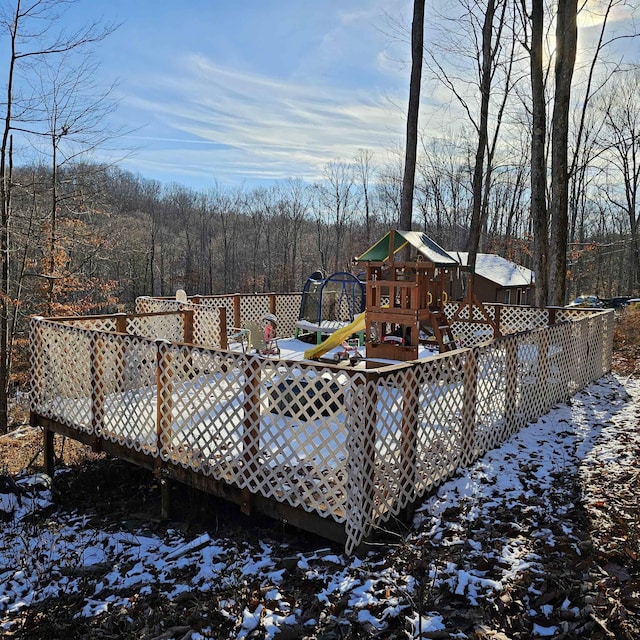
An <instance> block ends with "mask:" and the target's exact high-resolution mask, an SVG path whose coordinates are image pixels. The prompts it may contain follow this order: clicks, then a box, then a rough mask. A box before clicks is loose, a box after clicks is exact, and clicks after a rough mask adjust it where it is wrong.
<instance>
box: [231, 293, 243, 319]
mask: <svg viewBox="0 0 640 640" xmlns="http://www.w3.org/2000/svg"><path fill="white" fill-rule="evenodd" d="M241 298H242V296H241V295H240V294H239V293H235V294H234V295H233V326H234V327H241V326H242V315H241V312H240V301H241Z"/></svg>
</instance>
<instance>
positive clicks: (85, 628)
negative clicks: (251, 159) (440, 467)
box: [0, 376, 640, 640]
mask: <svg viewBox="0 0 640 640" xmlns="http://www.w3.org/2000/svg"><path fill="white" fill-rule="evenodd" d="M639 400H640V381H639V380H638V379H636V378H629V379H623V378H620V377H615V376H607V377H605V378H603V379H602V380H600V381H599V382H597V383H595V384H592V385H591V386H589V387H588V388H587V389H586V390H585V391H583V392H581V393H579V394H577V395H576V396H575V397H574V398H573V399H572V400H571V402H570V404H566V405H560V406H558V407H556V408H554V409H553V410H552V411H551V412H550V413H549V414H548V415H547V416H544V417H543V418H542V419H540V420H539V421H537V422H536V423H534V424H531V425H529V426H527V427H526V428H525V429H523V430H522V431H521V432H520V433H518V434H517V435H516V436H514V437H513V438H512V439H511V440H509V441H508V442H506V443H505V444H504V445H503V446H501V447H500V448H499V449H495V450H493V451H490V452H488V453H487V454H486V455H485V456H484V457H483V458H481V459H480V460H478V461H477V462H476V463H475V464H474V465H473V466H472V467H470V468H468V469H465V470H461V471H460V474H459V475H458V476H457V477H456V478H454V479H452V480H451V481H449V482H447V483H445V484H444V485H442V486H441V487H440V488H439V489H438V490H437V491H436V492H434V494H433V495H432V496H431V497H430V498H428V499H427V500H425V502H424V503H423V504H422V505H421V507H420V508H419V509H418V511H417V512H416V515H415V519H414V524H413V527H411V528H409V529H406V530H404V531H400V530H399V529H398V530H396V531H395V532H386V535H385V536H383V537H381V538H380V541H379V542H377V543H376V544H374V545H372V546H371V547H370V548H369V550H368V551H364V552H362V553H361V554H359V555H358V556H354V557H345V556H344V555H342V554H341V553H340V550H339V549H337V548H335V547H329V546H328V545H327V544H326V543H323V542H322V541H319V540H316V539H311V540H307V542H306V543H305V544H304V545H303V546H298V545H297V544H295V543H294V544H292V543H290V542H289V543H287V542H286V540H283V539H280V540H277V536H276V535H264V536H262V539H260V538H258V537H254V538H253V539H251V538H245V537H243V536H227V537H220V536H219V535H216V533H215V530H214V529H211V530H209V531H200V532H198V533H197V534H193V535H185V534H184V533H182V532H181V531H180V530H179V529H178V528H173V529H172V528H168V529H165V530H163V531H161V532H157V531H156V532H153V531H151V530H150V529H149V527H147V528H146V529H145V528H139V529H138V530H133V531H132V530H131V528H130V527H126V526H124V523H122V526H121V527H116V528H113V527H111V528H109V529H106V528H97V527H95V526H93V525H92V522H93V519H92V514H91V513H87V512H86V511H82V512H70V511H68V510H63V509H61V508H59V507H57V506H56V504H55V502H54V501H53V497H52V491H51V488H50V486H49V479H48V478H47V477H45V476H29V477H22V478H19V479H17V480H18V485H19V486H20V488H21V492H20V493H19V494H16V492H15V487H11V486H10V485H11V481H10V480H11V479H10V478H9V477H8V476H0V527H1V529H0V531H1V534H0V637H7V638H11V637H16V638H36V637H42V638H44V637H51V638H54V637H61V638H62V637H65V638H73V637H85V638H86V637H88V638H93V637H95V638H104V637H113V638H115V637H119V638H156V639H160V638H163V639H165V640H169V639H170V638H176V639H184V640H187V639H191V640H199V639H201V638H265V639H266V638H278V640H287V639H292V638H318V639H323V640H330V639H337V638H388V639H392V638H489V637H491V638H498V639H500V638H502V639H503V640H504V639H505V638H543V637H554V638H563V637H572V638H576V637H584V638H600V637H620V638H622V637H627V636H624V635H607V633H606V632H605V631H608V632H609V633H612V632H611V631H610V629H607V621H606V620H603V619H602V616H601V615H599V614H598V609H597V604H598V601H597V591H598V588H599V587H598V585H599V582H598V581H599V580H603V579H604V577H603V576H605V574H604V573H598V574H597V575H595V574H594V570H595V569H594V560H593V559H594V558H596V559H597V554H598V549H597V548H594V546H593V545H594V541H593V540H592V537H591V535H590V533H589V531H588V528H589V522H590V521H591V519H592V516H593V514H594V513H595V514H596V515H597V511H598V509H604V508H605V506H604V502H603V497H602V496H601V495H600V494H599V493H598V492H597V491H593V490H592V489H591V488H590V487H591V484H590V482H589V478H591V477H593V476H594V474H603V473H604V474H605V476H606V475H610V477H614V476H616V474H619V472H620V469H621V468H622V467H624V469H626V470H628V469H629V468H635V470H636V472H637V470H638V465H640V462H639V460H638V455H639V451H640V433H639V432H638V429H637V426H638V414H639V409H638V407H639V406H640V405H638V401H639ZM68 473H69V472H68ZM639 529H640V528H639ZM274 530H275V529H274ZM636 532H637V530H636ZM600 542H602V541H600ZM638 551H639V552H640V549H638ZM550 563H551V564H550ZM582 565H584V566H582ZM595 568H596V569H597V567H595ZM620 570H622V571H624V568H620ZM563 572H564V573H563ZM576 575H578V576H579V579H578V580H576ZM562 576H565V577H564V578H563V577H562ZM618 577H620V576H618ZM623 577H624V580H623V582H624V583H625V584H626V585H627V586H629V585H631V584H633V585H636V591H638V592H640V578H639V577H638V576H637V575H635V574H634V575H631V574H628V573H627V575H625V576H623ZM635 599H636V600H637V599H638V598H637V597H636V598H635ZM630 602H635V600H633V598H631V600H630ZM63 610H64V613H62V611H63ZM63 616H64V620H63ZM43 620H44V622H43ZM498 620H500V621H502V622H501V623H500V625H501V626H500V625H498V622H497V621H498ZM45 623H46V624H48V625H49V626H48V627H47V626H46V624H45ZM43 624H44V625H45V626H43ZM608 624H609V626H611V624H612V623H611V621H609V623H608ZM51 625H54V626H55V625H57V627H55V628H56V629H57V631H53V632H52V633H53V635H44V634H43V632H42V629H44V628H53V627H52V626H51ZM38 634H40V635H38ZM56 634H57V635H56ZM598 634H600V635H598ZM628 637H633V636H628Z"/></svg>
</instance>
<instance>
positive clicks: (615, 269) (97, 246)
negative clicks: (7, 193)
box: [10, 144, 637, 324]
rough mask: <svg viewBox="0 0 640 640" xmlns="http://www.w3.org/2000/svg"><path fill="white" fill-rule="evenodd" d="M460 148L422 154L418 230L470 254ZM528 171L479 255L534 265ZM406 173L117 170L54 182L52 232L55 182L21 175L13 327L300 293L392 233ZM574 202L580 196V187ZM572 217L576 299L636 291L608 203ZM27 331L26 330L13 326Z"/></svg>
mask: <svg viewBox="0 0 640 640" xmlns="http://www.w3.org/2000/svg"><path fill="white" fill-rule="evenodd" d="M459 157H460V149H459V148H456V147H455V146H454V145H453V144H452V145H451V147H450V148H449V149H448V150H446V149H445V148H433V147H432V148H431V149H430V152H429V153H428V154H427V153H425V154H424V155H423V159H422V162H421V164H420V165H419V172H418V178H417V180H416V204H415V207H414V211H415V214H414V225H413V227H414V229H416V230H422V231H425V232H426V233H427V235H429V236H430V237H431V238H432V239H434V240H435V241H436V242H438V243H439V244H440V245H441V246H443V247H444V248H445V249H447V250H451V251H457V250H461V251H464V250H466V246H467V242H468V236H469V223H470V215H471V211H470V199H471V196H470V184H471V170H472V168H471V167H470V166H469V165H468V164H467V165H465V164H464V163H459V162H457V161H456V158H459ZM525 174H526V168H525V166H524V165H523V166H521V167H516V166H511V167H504V168H503V169H502V170H501V171H497V172H496V174H495V175H494V181H493V184H492V189H491V190H490V192H489V193H490V201H489V205H488V212H489V214H488V216H487V222H486V225H485V228H484V232H483V235H482V243H481V251H482V252H487V253H498V254H500V255H502V256H504V257H507V258H509V259H511V260H513V261H515V262H518V263H520V264H522V265H524V266H527V267H531V266H532V264H531V243H532V237H531V229H530V226H531V221H530V216H529V195H528V190H527V184H528V177H527V176H526V175H525ZM401 181H402V176H401V174H400V172H399V171H397V172H395V173H394V172H393V171H392V168H391V165H389V164H387V165H386V166H380V167H378V166H376V165H375V163H374V161H373V157H372V155H371V154H369V153H366V152H362V154H360V156H359V157H358V158H356V159H354V161H353V162H351V163H340V162H331V163H328V164H327V166H326V167H325V176H324V180H323V181H322V182H318V183H316V184H307V183H304V182H302V181H300V180H295V179H291V180H286V181H282V182H278V183H275V184H272V185H271V186H269V187H264V188H245V189H239V188H233V189H227V188H222V187H214V188H211V189H209V190H207V191H196V190H192V189H189V188H186V187H184V186H182V185H179V184H171V185H162V184H160V183H158V182H156V181H152V180H147V179H145V178H143V177H141V176H138V175H135V174H132V173H130V172H127V171H123V170H120V169H118V168H116V167H101V166H99V165H89V164H78V165H73V166H70V167H68V168H66V169H64V170H63V171H62V170H61V171H59V172H58V187H57V199H56V208H57V211H56V215H55V229H54V228H53V227H52V215H51V175H50V171H49V170H47V169H46V168H44V167H37V168H21V169H19V170H14V187H13V191H12V200H13V202H12V206H13V217H12V229H11V231H12V232H11V234H10V238H11V243H12V247H11V252H10V253H11V255H12V261H13V268H12V269H11V274H12V276H13V279H12V282H11V285H12V297H13V299H14V300H15V301H16V302H17V303H18V309H19V317H24V318H26V317H27V316H29V315H30V314H34V313H36V314H41V315H61V314H62V315H64V314H71V313H89V312H103V311H115V310H130V309H132V308H133V305H134V303H135V299H136V297H137V296H142V295H154V296H170V295H174V294H175V291H176V289H178V288H183V289H185V290H186V291H187V292H188V293H189V294H218V293H229V292H240V293H247V292H271V291H273V292H288V291H300V290H301V289H302V286H303V285H304V282H305V280H306V278H307V277H308V276H309V275H310V274H311V273H312V272H313V271H316V270H318V269H320V270H323V271H324V272H326V273H332V272H334V271H343V270H345V271H354V272H357V271H360V270H361V269H362V268H361V267H359V266H358V265H355V264H354V263H353V258H354V257H355V256H358V255H359V254H360V253H362V252H363V251H364V250H365V249H366V248H368V247H369V246H370V245H371V244H373V243H374V242H375V241H377V240H378V239H379V238H380V237H381V236H382V235H383V234H384V233H386V232H387V231H388V230H389V229H392V228H395V227H396V225H397V219H398V211H399V206H400V189H401ZM576 192H578V190H577V189H576ZM576 206H579V207H580V210H579V211H575V212H574V213H573V215H572V220H574V221H575V226H574V227H572V229H571V244H570V246H569V259H570V265H571V268H570V272H569V274H568V277H569V290H570V293H569V297H573V296H574V294H578V293H581V292H595V293H598V294H600V295H602V296H612V295H617V294H625V293H628V294H632V293H635V292H636V291H637V274H636V273H634V272H633V270H631V269H629V265H630V264H632V263H633V260H632V259H631V255H632V252H633V247H634V242H633V232H632V229H630V226H629V218H628V217H627V216H626V215H625V212H624V211H622V210H620V208H619V207H616V205H615V204H614V203H612V202H611V198H610V197H604V193H603V196H602V197H600V198H598V199H595V198H594V199H593V200H588V199H585V198H581V199H580V202H579V203H576ZM19 324H20V323H19Z"/></svg>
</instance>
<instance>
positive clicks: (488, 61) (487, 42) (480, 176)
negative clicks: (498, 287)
mask: <svg viewBox="0 0 640 640" xmlns="http://www.w3.org/2000/svg"><path fill="white" fill-rule="evenodd" d="M494 14H495V0H488V2H487V8H486V10H485V14H484V24H483V26H482V61H481V64H482V75H481V79H480V124H479V126H478V146H477V147H476V158H475V167H474V170H473V181H472V193H473V202H472V214H471V232H470V235H469V258H468V261H467V265H468V268H469V273H471V274H473V273H475V270H476V255H477V253H478V246H479V244H480V233H481V230H482V225H483V222H484V221H483V217H484V216H483V215H482V213H483V206H482V203H483V200H484V198H483V183H484V159H485V152H486V149H487V140H488V137H489V136H488V127H489V98H490V97H491V69H492V66H493V62H492V53H491V35H492V31H493V17H494Z"/></svg>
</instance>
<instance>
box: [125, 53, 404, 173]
mask: <svg viewBox="0 0 640 640" xmlns="http://www.w3.org/2000/svg"><path fill="white" fill-rule="evenodd" d="M396 104H401V105H402V104H404V99H403V98H397V99H396ZM123 106H124V107H126V108H128V109H129V110H134V111H135V112H136V114H137V115H136V119H140V120H143V121H147V122H149V125H148V126H147V127H146V128H145V129H143V130H142V131H141V132H140V135H141V136H142V137H143V143H144V140H146V141H147V142H148V143H149V144H148V145H147V146H146V148H143V149H142V150H141V151H140V152H139V153H138V154H137V155H136V158H135V162H136V165H138V166H139V167H140V170H141V171H144V168H145V166H146V167H149V168H150V167H152V166H155V167H156V168H157V167H162V166H165V167H166V170H167V171H174V172H175V173H176V174H181V173H184V172H186V171H195V172H198V171H199V172H201V173H203V174H205V175H209V174H211V175H212V176H214V177H219V179H220V180H223V181H226V180H225V179H224V177H223V176H225V175H226V176H227V177H228V179H229V180H232V176H233V174H236V175H241V176H243V177H245V178H251V177H252V176H255V177H260V178H263V179H273V178H286V177H290V176H295V177H302V178H306V179H314V178H317V177H318V176H320V175H321V174H322V168H323V166H324V165H325V164H326V163H327V162H329V161H331V160H334V159H336V158H338V159H341V160H346V161H348V160H351V159H352V158H353V157H354V156H355V154H356V153H357V151H358V149H360V148H368V149H372V150H374V151H375V150H376V149H380V150H382V149H386V148H388V147H389V146H392V145H393V144H395V143H396V142H397V140H398V138H399V137H402V135H403V133H404V117H405V116H404V113H403V112H402V111H401V110H400V109H398V108H397V107H396V106H394V105H393V104H392V103H391V102H390V101H389V100H388V99H386V98H385V97H383V96H381V95H377V94H374V93H373V92H370V91H364V90H346V89H340V88H335V87H331V86H327V85H321V84H315V83H314V84H311V83H302V82H296V81H285V80H278V79H274V78H271V77H266V76H264V75H260V74H257V73H250V72H246V71H245V72H239V71H237V70H236V69H231V68H228V67H225V66H222V65H220V64H217V63H216V62H214V61H212V60H210V59H208V58H207V57H205V56H202V55H191V56H187V57H185V58H183V59H182V60H181V61H180V64H179V65H177V70H176V71H175V72H173V73H172V74H166V73H165V74H164V75H162V76H157V75H152V76H148V77H146V78H145V79H144V80H143V81H142V82H140V83H139V84H138V85H137V88H136V90H135V95H133V96H131V95H130V96H128V97H127V98H126V100H125V101H124V103H123ZM163 147H164V149H163ZM167 147H170V149H168V148H167ZM240 180H241V178H240V179H239V178H238V177H236V178H235V181H236V182H238V181H240Z"/></svg>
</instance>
